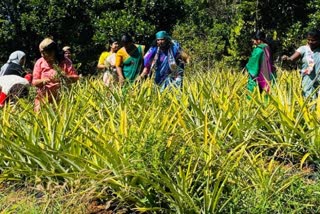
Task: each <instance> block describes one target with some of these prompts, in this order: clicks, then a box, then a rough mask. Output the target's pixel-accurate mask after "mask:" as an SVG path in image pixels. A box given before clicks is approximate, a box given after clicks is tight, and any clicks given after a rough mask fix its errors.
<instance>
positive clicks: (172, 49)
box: [140, 31, 189, 90]
mask: <svg viewBox="0 0 320 214" xmlns="http://www.w3.org/2000/svg"><path fill="white" fill-rule="evenodd" d="M186 62H189V56H188V55H187V54H186V53H185V52H184V51H183V50H182V48H181V46H180V44H179V43H178V42H176V41H174V40H172V39H171V37H170V36H169V34H168V33H167V32H166V31H159V32H158V33H156V41H155V42H154V43H153V45H152V46H151V47H150V49H149V50H148V52H147V53H146V55H145V56H144V66H145V67H144V70H143V72H142V73H141V75H140V78H141V79H142V78H144V77H145V76H146V75H150V73H151V70H153V68H154V69H155V79H154V80H155V83H156V84H158V85H161V90H164V89H165V88H166V87H168V86H175V87H178V88H181V87H182V80H183V72H184V64H185V63H186Z"/></svg>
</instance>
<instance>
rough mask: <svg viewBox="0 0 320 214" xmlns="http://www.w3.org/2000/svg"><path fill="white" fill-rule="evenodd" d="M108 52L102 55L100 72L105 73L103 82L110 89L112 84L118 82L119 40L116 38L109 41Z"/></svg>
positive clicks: (99, 65)
mask: <svg viewBox="0 0 320 214" xmlns="http://www.w3.org/2000/svg"><path fill="white" fill-rule="evenodd" d="M108 46H109V48H108V51H104V52H102V53H101V55H100V57H99V61H98V65H97V68H98V70H102V71H105V72H104V74H103V78H102V79H103V82H104V84H105V85H106V86H108V87H110V86H111V83H112V82H114V81H117V80H118V75H117V69H116V66H115V64H116V53H117V51H118V48H119V43H118V40H117V39H115V38H110V39H109V44H108Z"/></svg>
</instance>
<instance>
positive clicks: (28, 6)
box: [0, 0, 320, 74]
mask: <svg viewBox="0 0 320 214" xmlns="http://www.w3.org/2000/svg"><path fill="white" fill-rule="evenodd" d="M319 6H320V1H318V0H316V1H314V0H309V1H300V0H290V1H289V0H281V1H280V0H273V1H270V0H268V1H259V0H245V1H241V0H217V1H209V0H201V1H195V0H177V1H174V0H169V1H165V0H151V1H147V0H135V1H129V0H108V1H102V0H79V1H76V0H50V1H47V2H46V3H45V4H44V3H43V1H41V0H25V1H22V0H19V1H13V0H3V1H1V2H0V50H1V52H0V62H1V63H4V62H5V61H6V60H7V58H8V56H9V54H10V53H11V52H13V51H14V50H17V49H20V50H23V51H25V52H26V53H27V55H28V61H27V67H29V68H31V69H32V67H33V63H34V61H35V60H36V59H37V58H38V57H39V51H38V44H39V42H40V41H41V40H42V39H43V38H44V37H46V36H51V37H53V38H54V39H55V40H56V41H57V42H58V43H59V45H60V46H64V45H70V46H72V48H73V49H74V54H75V56H76V58H75V61H76V62H81V63H82V66H81V67H80V70H79V72H80V73H84V74H88V73H94V71H95V65H96V61H97V59H98V57H99V55H100V53H101V52H102V51H103V50H104V49H105V44H106V43H107V41H108V39H109V38H110V37H111V36H113V37H120V35H121V34H122V33H123V32H131V33H132V34H133V35H134V37H135V40H136V41H137V42H139V43H142V44H145V45H146V46H148V45H149V44H150V43H151V41H152V39H153V37H154V33H155V32H157V31H159V30H167V31H168V32H170V33H171V34H173V35H174V38H175V39H177V40H179V41H180V42H181V43H182V44H183V46H184V47H185V49H187V50H188V51H189V52H190V53H191V54H192V56H193V59H194V60H195V61H200V60H201V61H203V63H204V64H207V65H208V66H212V65H214V63H212V62H215V61H220V60H225V61H226V62H228V63H229V64H230V65H236V66H243V65H244V63H245V62H246V60H247V58H248V56H249V55H250V51H251V47H250V46H251V44H250V36H251V34H252V33H253V32H254V31H255V30H257V29H263V30H265V31H266V32H267V33H268V35H269V36H270V38H273V39H274V40H275V41H277V42H276V43H275V44H277V45H276V46H277V51H276V54H275V57H277V56H279V55H280V54H282V53H284V52H291V51H293V50H294V49H295V48H296V47H297V46H298V45H300V44H301V42H302V40H303V38H304V33H305V32H306V31H307V30H308V29H310V28H314V27H318V23H319V21H318V20H319V19H320V14H319V12H318V11H319V10H318V8H319Z"/></svg>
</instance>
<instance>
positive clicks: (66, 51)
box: [62, 46, 72, 62]
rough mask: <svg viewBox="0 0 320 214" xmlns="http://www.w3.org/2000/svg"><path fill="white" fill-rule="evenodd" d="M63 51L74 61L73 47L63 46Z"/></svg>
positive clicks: (66, 56)
mask: <svg viewBox="0 0 320 214" xmlns="http://www.w3.org/2000/svg"><path fill="white" fill-rule="evenodd" d="M62 51H63V55H64V57H65V58H67V59H69V60H70V61H71V62H72V54H71V47H70V46H64V47H63V48H62Z"/></svg>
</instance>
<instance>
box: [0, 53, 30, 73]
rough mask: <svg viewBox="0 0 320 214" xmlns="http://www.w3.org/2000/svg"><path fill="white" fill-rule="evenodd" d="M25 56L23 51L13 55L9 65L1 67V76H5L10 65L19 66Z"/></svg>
mask: <svg viewBox="0 0 320 214" xmlns="http://www.w3.org/2000/svg"><path fill="white" fill-rule="evenodd" d="M25 56H26V54H25V53H24V52H23V51H15V52H13V53H11V54H10V56H9V59H8V61H7V63H6V64H4V65H3V66H2V67H1V71H0V76H3V74H4V73H5V71H6V70H7V68H8V66H9V64H10V63H15V64H19V63H20V61H21V59H22V58H23V57H25Z"/></svg>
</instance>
